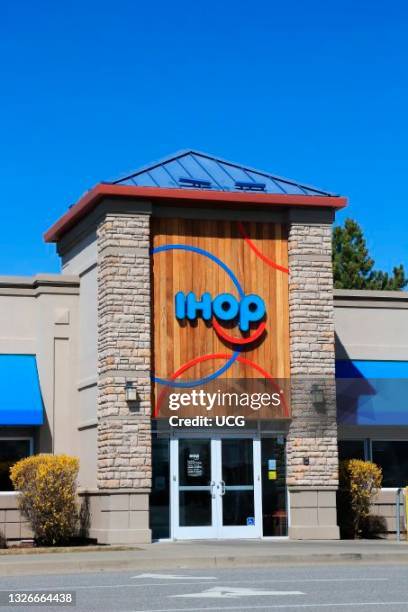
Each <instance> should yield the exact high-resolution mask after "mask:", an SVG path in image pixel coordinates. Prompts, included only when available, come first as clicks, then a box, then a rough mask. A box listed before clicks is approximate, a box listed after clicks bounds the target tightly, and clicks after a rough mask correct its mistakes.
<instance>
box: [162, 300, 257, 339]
mask: <svg viewBox="0 0 408 612" xmlns="http://www.w3.org/2000/svg"><path fill="white" fill-rule="evenodd" d="M174 304H175V314H176V318H177V319H178V320H179V321H183V320H184V319H188V320H189V321H195V320H196V319H197V318H198V317H201V318H202V319H203V320H204V321H210V320H211V319H212V317H213V315H214V316H215V317H216V318H217V319H218V320H219V321H234V320H236V321H238V326H239V329H240V330H241V331H243V332H246V331H248V330H249V326H250V323H257V322H258V321H261V319H262V318H263V317H264V316H265V312H266V308H265V302H264V301H263V299H262V298H261V297H260V296H259V295H255V294H249V295H245V296H244V297H243V298H242V299H241V300H239V299H237V298H236V297H235V296H234V295H232V294H231V293H221V294H219V295H217V296H216V297H215V298H214V299H212V297H211V294H210V293H207V292H206V293H203V294H202V295H201V296H199V297H197V296H196V295H195V294H194V293H193V292H192V291H190V293H187V294H185V293H183V292H182V291H179V292H178V293H176V295H175V299H174Z"/></svg>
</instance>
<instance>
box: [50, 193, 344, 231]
mask: <svg viewBox="0 0 408 612" xmlns="http://www.w3.org/2000/svg"><path fill="white" fill-rule="evenodd" d="M109 196H111V197H123V198H139V199H150V200H162V201H163V202H165V201H167V202H170V201H172V200H184V201H186V200H187V201H189V202H190V203H191V205H194V204H197V205H199V204H200V203H203V202H209V203H211V202H212V203H214V202H219V203H224V204H228V203H236V204H246V205H248V204H249V205H256V206H299V207H303V206H306V207H318V208H334V209H339V208H344V207H345V206H347V198H344V197H340V196H339V197H337V196H334V197H333V196H315V195H313V196H311V195H289V194H286V193H282V194H281V193H277V194H275V193H249V192H239V193H237V192H235V191H234V192H232V191H215V190H214V191H209V190H208V191H206V190H198V189H176V188H169V189H164V188H162V187H137V186H134V185H111V184H105V183H99V184H98V185H96V186H95V187H94V188H93V189H91V190H90V191H88V193H86V194H85V195H84V196H82V198H80V199H79V200H78V202H77V203H76V204H74V206H73V207H72V208H70V209H69V210H68V212H66V213H65V215H63V216H62V217H61V218H60V219H58V221H57V222H56V223H54V225H53V226H52V227H50V229H49V230H48V231H47V232H46V233H45V234H44V240H45V242H57V241H58V240H59V239H60V238H61V236H62V235H63V234H65V232H67V231H68V230H69V229H70V228H71V227H73V226H74V225H75V224H76V223H78V221H79V220H80V219H82V217H84V216H85V215H86V214H88V213H89V212H90V211H91V210H92V209H93V208H95V206H96V205H97V204H98V202H100V201H101V200H102V199H103V198H104V197H109Z"/></svg>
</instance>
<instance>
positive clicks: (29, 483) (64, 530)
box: [10, 454, 79, 546]
mask: <svg viewBox="0 0 408 612" xmlns="http://www.w3.org/2000/svg"><path fill="white" fill-rule="evenodd" d="M78 469H79V462H78V459H77V458H76V457H69V456H68V455H46V454H40V455H34V456H32V457H27V458H26V459H21V461H18V462H17V463H16V464H15V465H14V466H13V467H12V468H11V470H10V478H11V481H12V483H13V485H14V488H15V489H17V490H18V491H19V492H20V495H19V506H20V510H21V511H22V513H23V514H24V516H25V517H26V518H27V519H28V520H29V522H30V525H31V528H32V530H33V532H34V538H35V540H36V542H37V544H41V545H46V546H50V545H51V546H55V545H57V544H62V543H64V542H66V541H67V539H68V538H69V537H70V536H72V535H73V534H74V532H75V529H76V526H77V521H78V511H77V505H76V494H75V490H76V478H77V475H78Z"/></svg>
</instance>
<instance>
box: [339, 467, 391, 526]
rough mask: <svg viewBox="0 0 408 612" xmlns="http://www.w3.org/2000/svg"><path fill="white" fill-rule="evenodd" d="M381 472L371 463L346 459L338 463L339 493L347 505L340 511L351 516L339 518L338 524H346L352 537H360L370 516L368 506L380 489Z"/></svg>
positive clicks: (343, 505)
mask: <svg viewBox="0 0 408 612" xmlns="http://www.w3.org/2000/svg"><path fill="white" fill-rule="evenodd" d="M381 483H382V470H381V468H380V467H378V465H376V464H375V463H371V461H361V460H360V459H348V460H347V461H342V462H341V463H340V493H341V494H342V495H343V500H344V499H346V501H347V503H346V504H344V503H343V504H342V511H343V512H347V506H348V509H349V511H351V516H348V517H347V516H343V517H342V516H340V517H339V519H340V523H342V522H343V524H345V523H346V524H347V523H348V527H349V529H351V531H352V535H353V536H354V537H358V536H360V535H361V533H362V531H363V529H364V526H365V523H366V522H367V520H368V517H369V515H370V505H371V503H372V501H373V499H374V497H375V495H376V494H377V493H378V490H379V489H380V488H381Z"/></svg>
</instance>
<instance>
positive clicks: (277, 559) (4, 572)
mask: <svg viewBox="0 0 408 612" xmlns="http://www.w3.org/2000/svg"><path fill="white" fill-rule="evenodd" d="M21 561H22V559H19V560H17V559H16V560H15V561H14V560H10V559H7V563H4V564H3V563H0V576H22V575H26V576H27V575H37V574H44V573H46V574H76V573H80V572H94V573H96V572H106V571H112V572H115V571H126V570H128V571H132V570H169V569H184V570H186V569H208V568H231V567H241V568H243V567H247V568H249V567H274V566H277V565H279V566H281V565H287V566H291V565H292V566H293V565H314V564H323V563H325V564H327V563H330V564H333V565H335V564H339V565H341V564H343V563H350V562H351V563H367V564H376V563H381V564H405V563H407V564H408V554H407V553H400V554H398V553H391V554H388V555H384V554H380V553H378V554H377V553H340V554H324V553H323V554H312V555H300V556H299V555H296V556H294V555H273V556H265V557H263V556H254V557H250V556H249V557H234V556H227V557H224V556H216V557H208V558H207V559H205V558H199V559H197V558H195V557H185V558H178V559H175V558H160V559H152V558H150V559H149V558H147V559H146V558H141V559H85V558H84V560H78V559H72V560H70V559H58V558H56V559H55V560H54V559H53V561H52V562H51V561H49V560H44V561H43V560H42V559H41V558H39V559H36V560H35V561H34V560H32V561H31V560H28V561H27V562H21Z"/></svg>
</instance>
